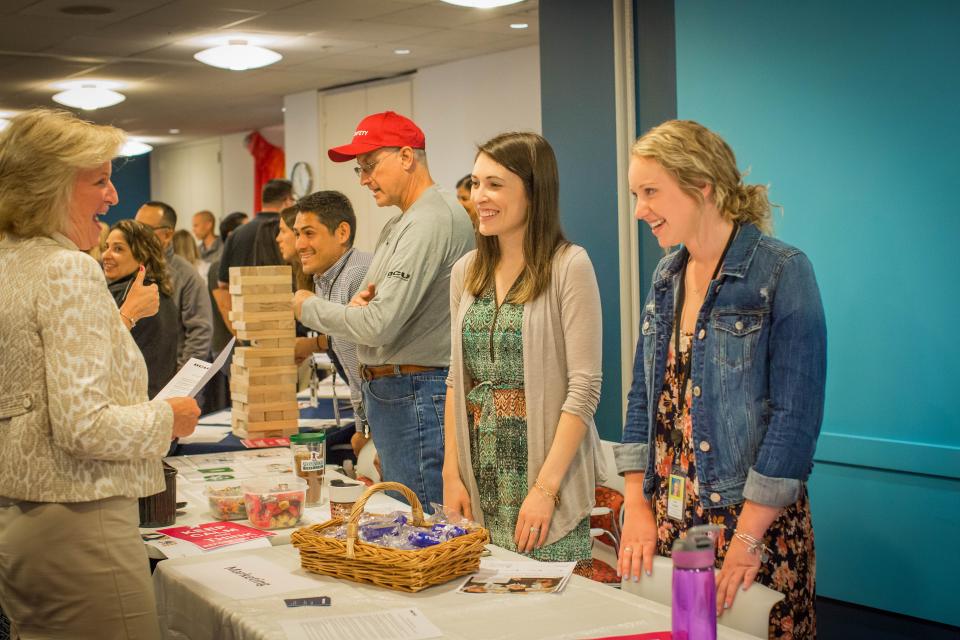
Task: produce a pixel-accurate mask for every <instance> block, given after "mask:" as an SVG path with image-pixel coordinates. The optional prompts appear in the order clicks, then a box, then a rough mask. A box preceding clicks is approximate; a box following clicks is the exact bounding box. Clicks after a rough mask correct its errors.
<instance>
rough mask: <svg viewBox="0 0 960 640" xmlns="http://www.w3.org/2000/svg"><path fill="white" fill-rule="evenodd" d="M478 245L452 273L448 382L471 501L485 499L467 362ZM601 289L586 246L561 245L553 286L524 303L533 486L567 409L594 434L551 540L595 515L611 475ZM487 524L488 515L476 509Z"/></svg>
mask: <svg viewBox="0 0 960 640" xmlns="http://www.w3.org/2000/svg"><path fill="white" fill-rule="evenodd" d="M475 256H476V251H471V252H470V253H468V254H466V255H465V256H463V257H462V258H461V259H460V260H459V261H457V263H456V264H455V265H454V266H453V270H452V271H451V274H450V317H451V318H452V319H453V322H451V333H450V335H451V340H450V343H451V359H450V374H449V377H448V378H447V386H449V387H451V388H453V389H454V391H455V394H456V432H457V445H458V446H457V450H458V451H457V452H458V456H459V457H458V462H459V466H460V477H461V479H462V480H463V483H464V485H465V486H466V488H467V492H468V493H469V495H470V503H471V504H473V505H479V504H480V497H479V493H478V491H477V482H476V479H475V478H474V476H473V473H472V472H471V469H473V466H472V464H471V463H470V445H469V442H470V438H469V433H468V423H467V409H466V401H465V398H466V394H467V391H468V390H467V389H466V387H465V384H464V381H465V380H466V379H467V377H468V374H467V372H466V368H465V367H464V363H463V335H462V327H463V319H464V316H465V315H466V313H467V309H469V308H470V305H471V304H473V301H474V297H473V295H471V294H470V292H469V291H466V290H465V289H464V280H465V277H466V271H467V267H468V266H469V264H470V263H471V262H472V261H473V259H474V257H475ZM601 324H602V323H601V311H600V291H599V289H598V287H597V279H596V276H595V275H594V272H593V264H592V263H591V262H590V258H589V257H588V256H587V252H586V251H585V250H584V249H583V248H582V247H578V246H576V245H569V246H567V247H565V248H561V249H559V250H558V251H557V254H556V255H555V256H554V259H553V274H552V278H551V282H550V288H549V290H548V291H547V292H546V293H544V294H543V295H541V296H539V297H538V298H536V299H535V300H532V301H530V302H527V303H526V304H524V305H523V384H524V396H525V397H526V404H527V487H528V489H530V488H532V487H533V483H534V481H535V480H536V479H537V475H538V474H539V473H540V469H541V467H542V466H543V463H544V461H545V460H546V457H547V454H548V453H549V451H550V446H551V445H552V444H553V439H554V436H555V435H556V432H557V423H558V422H559V420H560V412H561V411H564V412H566V413H569V414H572V415H575V416H577V417H578V418H580V419H581V420H583V422H584V423H585V424H586V426H587V433H586V435H585V436H584V438H583V441H582V442H581V443H580V448H579V449H578V450H577V453H576V454H575V455H574V457H573V460H572V461H571V462H570V467H569V468H568V470H567V474H566V476H565V477H564V479H563V482H561V484H560V498H561V500H560V506H559V507H558V508H557V510H556V511H555V512H554V515H553V519H552V520H551V522H550V531H549V534H548V535H547V540H546V544H551V543H553V542H556V541H557V540H559V539H560V538H562V537H563V536H565V535H566V534H568V533H569V532H570V531H571V530H572V529H573V528H574V527H575V526H576V525H577V524H578V523H579V522H580V521H581V520H582V519H583V518H585V517H586V516H588V515H589V514H590V510H591V509H592V508H593V505H594V495H595V491H596V485H597V483H598V482H603V481H604V480H606V477H607V474H606V468H605V466H604V460H603V455H602V454H601V452H600V436H599V435H598V434H597V427H596V425H595V424H594V422H593V414H594V413H595V412H596V410H597V403H598V402H599V401H600V380H601V346H602V336H601V330H600V327H601ZM473 516H474V519H475V520H477V521H478V522H479V523H480V524H483V514H482V513H480V512H479V509H478V508H474V510H473Z"/></svg>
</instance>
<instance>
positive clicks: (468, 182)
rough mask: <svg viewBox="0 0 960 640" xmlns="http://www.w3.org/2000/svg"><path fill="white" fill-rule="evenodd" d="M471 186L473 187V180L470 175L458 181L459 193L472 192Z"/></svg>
mask: <svg viewBox="0 0 960 640" xmlns="http://www.w3.org/2000/svg"><path fill="white" fill-rule="evenodd" d="M471 186H473V178H471V177H470V174H469V173H468V174H467V175H465V176H463V177H462V178H460V179H459V180H457V191H459V190H460V189H466V190H467V191H470V187H471Z"/></svg>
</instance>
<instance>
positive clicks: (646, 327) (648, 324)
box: [643, 320, 650, 331]
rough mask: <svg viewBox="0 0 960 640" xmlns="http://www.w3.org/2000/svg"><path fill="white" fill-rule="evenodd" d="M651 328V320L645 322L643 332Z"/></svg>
mask: <svg viewBox="0 0 960 640" xmlns="http://www.w3.org/2000/svg"><path fill="white" fill-rule="evenodd" d="M649 328H650V321H649V320H644V321H643V330H644V331H646V330H647V329H649Z"/></svg>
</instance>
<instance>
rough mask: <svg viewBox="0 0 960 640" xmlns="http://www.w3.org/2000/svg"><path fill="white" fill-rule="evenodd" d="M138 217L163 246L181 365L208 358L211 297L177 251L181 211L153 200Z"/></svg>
mask: <svg viewBox="0 0 960 640" xmlns="http://www.w3.org/2000/svg"><path fill="white" fill-rule="evenodd" d="M136 220H137V222H141V223H143V224H145V225H147V226H148V227H150V228H151V229H153V231H154V233H156V234H157V238H158V239H159V240H160V243H161V244H162V245H163V251H164V257H165V258H166V261H167V269H168V272H169V274H170V279H171V282H172V283H173V300H174V302H176V303H177V310H178V311H179V313H180V323H179V333H178V339H177V367H178V368H179V367H182V366H183V365H184V364H185V363H186V362H187V360H189V359H190V358H198V359H200V360H206V359H208V358H209V357H210V339H211V337H212V336H213V320H212V311H211V310H210V296H209V295H207V293H206V287H204V286H203V280H202V279H201V278H200V274H199V273H198V272H197V270H196V268H195V267H194V266H193V265H192V264H190V263H189V262H187V261H186V260H184V259H183V258H182V257H180V256H178V255H176V254H175V253H174V252H173V234H174V230H175V229H176V228H177V212H176V211H174V210H173V207H171V206H170V205H169V204H167V203H166V202H157V201H151V202H147V203H145V204H144V205H143V206H141V207H140V209H139V210H138V211H137V215H136Z"/></svg>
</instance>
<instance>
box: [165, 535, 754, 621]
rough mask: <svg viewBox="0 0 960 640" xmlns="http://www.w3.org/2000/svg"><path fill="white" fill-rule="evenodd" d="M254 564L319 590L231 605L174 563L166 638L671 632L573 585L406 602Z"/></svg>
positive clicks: (600, 593)
mask: <svg viewBox="0 0 960 640" xmlns="http://www.w3.org/2000/svg"><path fill="white" fill-rule="evenodd" d="M490 549H491V551H492V552H493V556H494V557H496V558H502V559H512V560H517V559H519V558H520V557H519V556H517V554H514V553H511V552H509V551H505V550H503V549H499V548H498V547H494V546H492V545H491V546H490ZM250 555H254V556H256V557H258V558H262V559H264V560H267V561H269V562H270V563H273V564H276V565H278V566H279V567H283V568H284V569H285V570H287V571H289V572H291V573H293V574H295V575H301V576H309V577H310V578H311V579H312V580H314V581H315V582H316V588H310V589H306V590H298V591H291V592H290V593H286V594H282V595H276V596H272V597H263V598H255V599H246V600H234V599H232V598H229V597H227V596H225V595H223V594H221V593H219V592H217V591H215V590H213V589H211V588H209V587H208V586H205V585H204V584H201V582H199V581H197V580H194V579H192V578H189V577H186V576H185V575H184V574H183V573H182V571H183V569H184V568H185V567H188V566H189V565H191V564H195V563H198V562H203V561H208V560H209V558H207V557H204V558H179V559H175V560H167V561H165V562H162V563H160V565H158V567H157V571H156V572H155V573H154V577H153V580H154V588H155V591H156V597H157V609H158V612H159V615H160V623H161V627H162V628H163V629H164V634H165V635H164V637H165V638H167V639H168V640H207V639H212V638H219V639H223V640H283V639H285V638H287V636H286V635H285V634H284V632H283V629H282V627H281V624H280V622H281V620H294V619H308V618H318V617H323V616H337V615H349V614H358V613H369V612H372V611H382V610H386V609H395V608H401V607H417V608H418V609H419V610H420V611H421V612H423V614H424V615H425V616H426V617H427V618H428V619H429V620H430V622H432V623H433V624H435V625H436V626H437V627H438V628H440V630H441V631H442V632H443V634H444V635H443V637H444V638H450V639H453V640H510V639H517V640H538V639H543V640H547V639H550V640H558V639H574V638H597V637H603V636H610V635H625V634H630V633H644V632H651V631H662V630H665V629H669V628H670V609H669V607H666V606H664V605H661V604H658V603H655V602H652V601H650V600H646V599H643V598H640V597H638V596H634V595H631V594H628V593H623V592H622V591H620V590H618V589H614V588H613V587H610V586H606V585H603V584H600V583H598V582H594V581H592V580H587V579H586V578H581V577H580V576H576V575H575V576H573V577H572V578H571V581H570V583H569V584H568V585H567V587H566V589H565V590H564V591H563V593H560V594H524V595H473V594H462V593H456V592H455V591H456V588H457V587H458V586H459V584H460V583H461V582H462V579H457V580H453V581H451V582H448V583H446V584H443V585H438V586H436V587H431V588H429V589H425V590H424V591H421V592H419V593H415V594H408V593H402V592H399V591H391V590H388V589H383V588H380V587H373V586H369V585H361V584H357V583H353V582H347V581H344V580H339V579H336V578H330V577H327V576H320V575H315V574H310V573H306V572H304V571H303V570H301V569H300V559H299V554H298V552H297V549H296V548H295V547H293V546H290V545H286V546H282V547H271V548H269V549H258V550H255V551H251V552H237V553H234V554H231V556H232V557H240V556H250ZM224 558H226V556H224ZM320 595H324V596H329V597H330V598H331V600H332V606H330V607H300V608H287V607H286V605H285V604H284V602H283V598H291V597H310V596H320ZM719 638H721V639H723V640H747V639H750V638H752V636H748V635H746V634H743V633H740V632H738V631H734V630H732V629H728V628H725V627H720V632H719ZM345 640H348V639H346V638H345ZM349 640H352V639H349ZM357 640H364V639H361V638H358V639H357Z"/></svg>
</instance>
